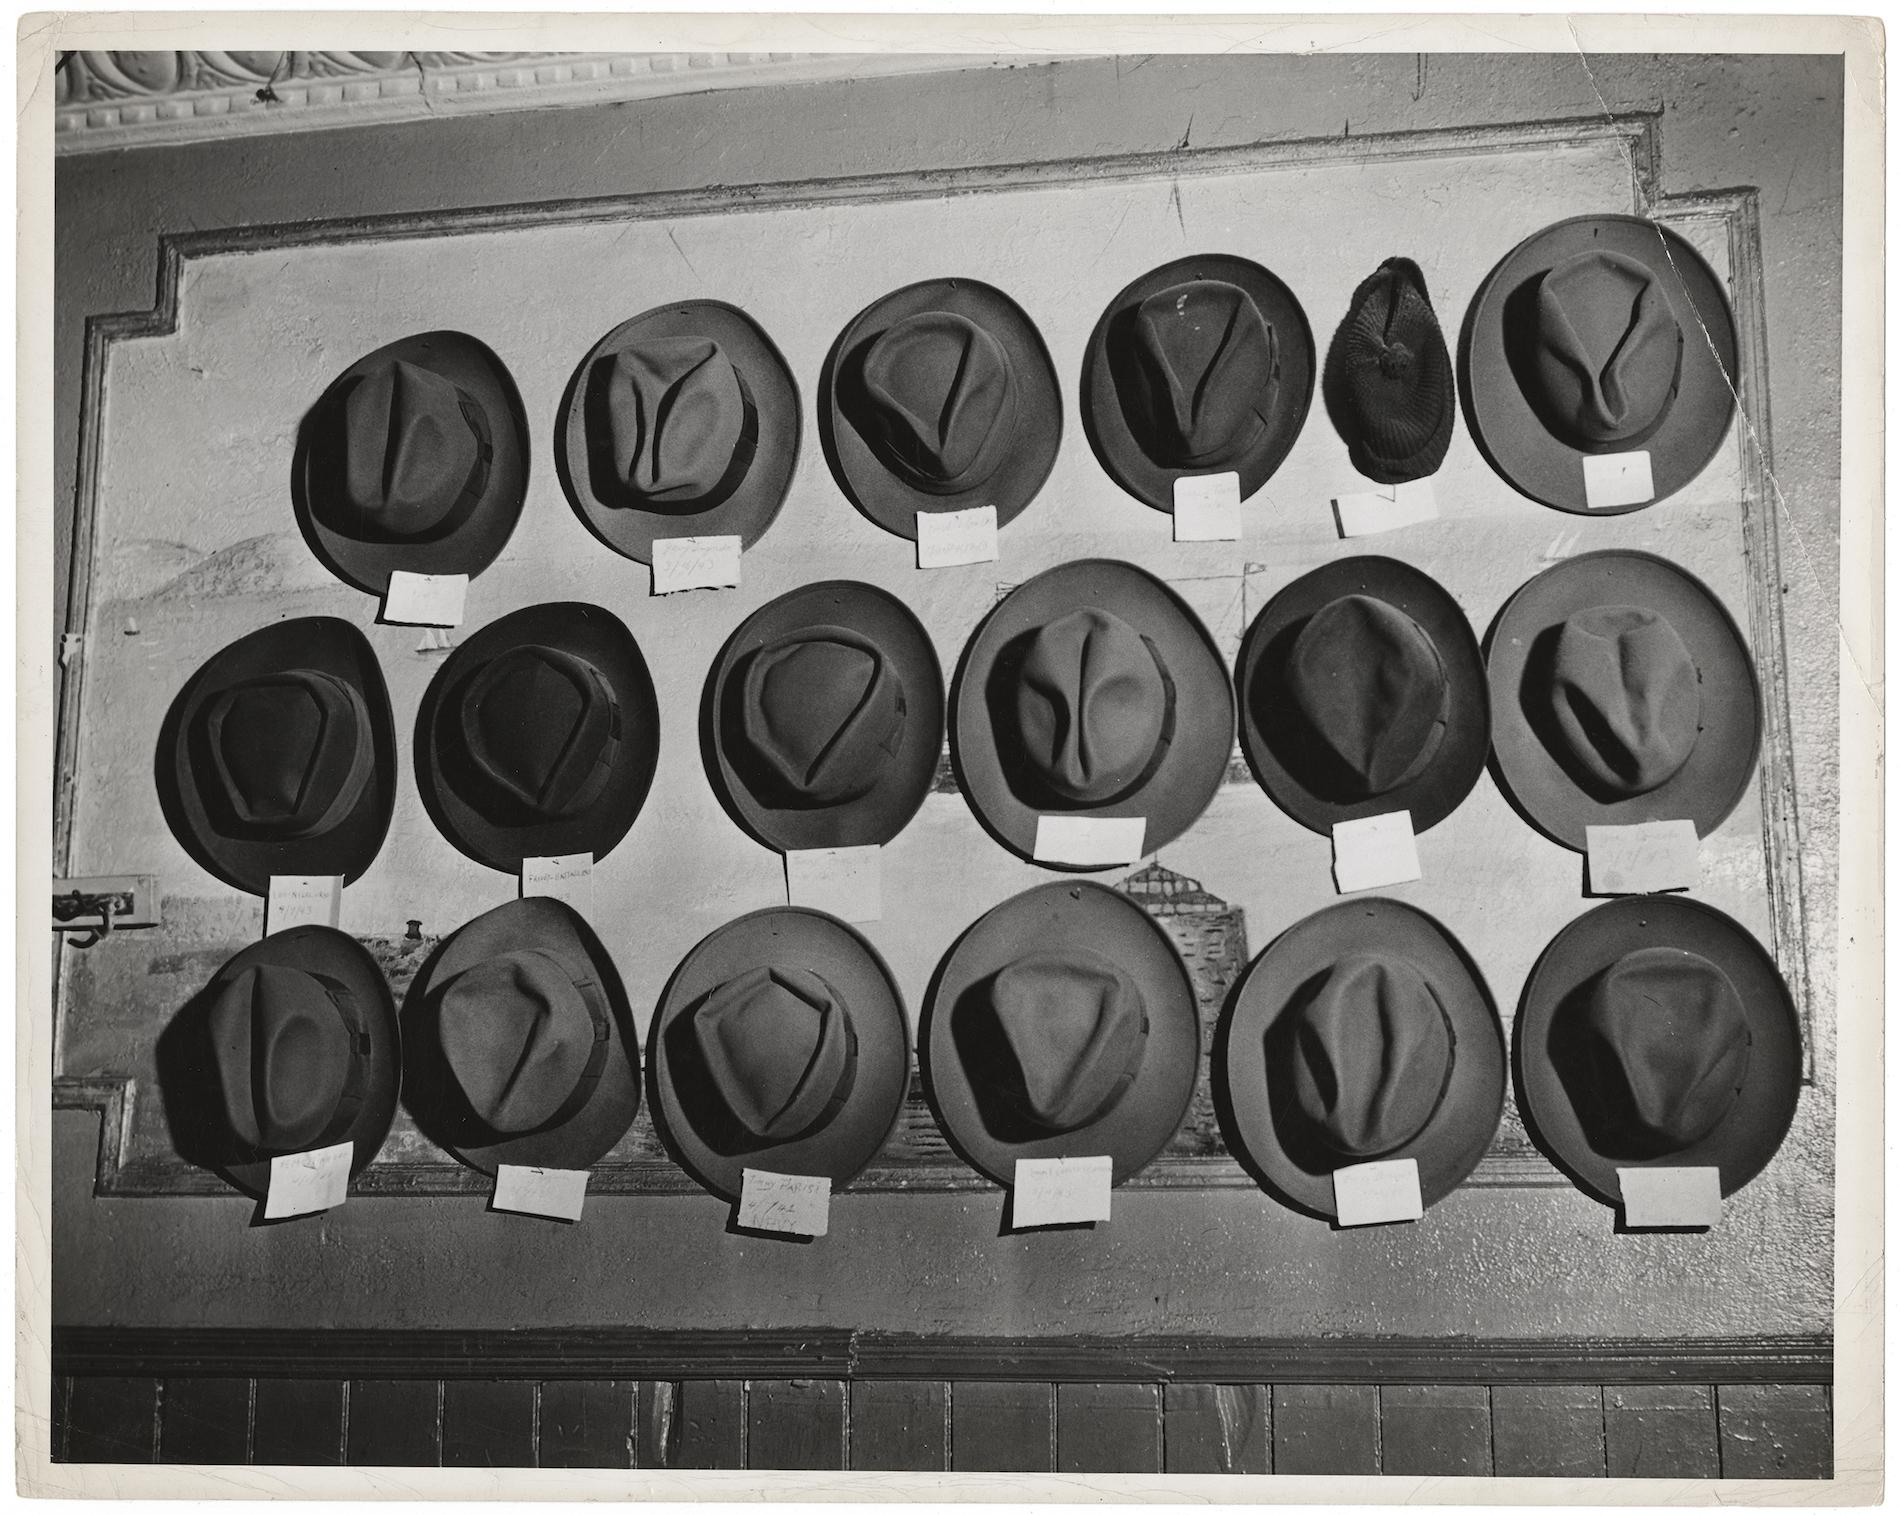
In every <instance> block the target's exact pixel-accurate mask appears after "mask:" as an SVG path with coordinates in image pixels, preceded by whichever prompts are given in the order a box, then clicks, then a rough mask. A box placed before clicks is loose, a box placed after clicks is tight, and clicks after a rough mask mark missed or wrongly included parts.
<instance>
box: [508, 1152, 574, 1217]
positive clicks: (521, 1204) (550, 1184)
mask: <svg viewBox="0 0 1900 1515" xmlns="http://www.w3.org/2000/svg"><path fill="white" fill-rule="evenodd" d="M586 1199H587V1170H586V1169H585V1168H517V1167H515V1166H513V1165H512V1164H510V1163H502V1164H501V1165H500V1166H499V1167H497V1168H496V1169H495V1197H494V1199H493V1201H492V1203H493V1205H494V1207H495V1208H496V1209H497V1210H512V1211H514V1212H515V1213H516V1214H518V1215H545V1216H547V1217H548V1219H550V1220H579V1219H580V1218H581V1205H582V1203H583V1202H585V1200H586Z"/></svg>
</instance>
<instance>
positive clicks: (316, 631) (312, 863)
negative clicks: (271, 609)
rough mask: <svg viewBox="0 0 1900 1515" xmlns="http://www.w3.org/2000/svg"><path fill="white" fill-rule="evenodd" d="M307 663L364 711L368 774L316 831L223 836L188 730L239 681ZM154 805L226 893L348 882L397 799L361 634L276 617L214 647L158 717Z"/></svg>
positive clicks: (382, 711) (378, 678) (380, 704)
mask: <svg viewBox="0 0 1900 1515" xmlns="http://www.w3.org/2000/svg"><path fill="white" fill-rule="evenodd" d="M290 668H308V669H313V670H315V671H317V672H320V673H327V674H330V675H331V676H332V677H334V678H339V679H342V680H343V681H344V682H345V683H347V684H349V685H350V686H351V687H352V688H354V689H355V690H356V692H357V694H358V695H359V696H361V698H362V701H363V705H364V707H365V708H366V709H367V711H368V712H369V727H370V742H371V746H372V748H373V751H374V758H373V761H374V763H375V775H374V777H373V778H372V780H371V781H370V782H369V783H368V784H366V785H365V786H364V788H363V793H362V794H361V795H360V796H359V797H358V799H357V801H356V803H355V804H354V805H352V806H351V807H350V810H349V813H348V814H347V815H345V816H344V817H343V818H342V820H340V821H338V822H337V823H336V824H335V825H334V826H331V827H328V828H326V829H325V830H324V831H323V832H322V833H321V834H319V835H316V836H307V837H294V838H290V839H288V840H285V841H251V840H247V839H245V838H241V837H230V836H225V835H224V834H223V833H221V832H220V831H219V830H218V828H217V827H216V825H215V824H214V823H213V821H212V819H211V816H210V815H209V814H208V813H207V811H206V810H205V806H204V801H203V799H202V798H201V797H200V795H199V791H198V782H197V776H196V764H195V763H194V761H193V759H192V754H191V747H192V743H191V733H192V729H193V727H194V726H195V725H196V723H197V720H198V716H199V714H200V712H201V711H203V709H204V707H205V706H206V705H207V704H208V703H209V702H210V701H211V700H212V699H214V698H215V697H216V696H217V695H219V694H221V693H223V692H224V691H225V690H227V689H229V688H231V687H232V686H234V685H236V684H240V683H242V682H244V681H245V680H246V679H251V678H257V677H260V676H262V675H265V674H270V673H277V672H280V671H282V670H284V669H290ZM153 771H154V778H155V780H156V783H157V787H158V798H159V808H160V809H161V810H162V811H163V812H164V816H165V820H166V823H167V824H168V825H170V827H171V830H172V835H173V836H175V837H176V838H177V839H178V842H179V845H181V846H182V847H183V848H184V849H185V851H186V852H188V853H190V854H191V857H192V860H193V861H194V862H196V863H197V864H198V865H199V866H200V867H202V868H204V869H205V870H206V871H208V872H210V873H212V874H214V875H215V876H216V877H217V878H218V879H220V880H221V881H222V882H224V883H226V884H229V885H230V886H231V887H232V888H233V889H242V890H243V891H245V892H246V893H247V894H267V893H269V892H270V881H271V875H273V874H291V875H305V874H321V875H325V876H329V875H339V876H341V878H342V879H343V882H344V883H346V884H353V883H355V882H356V880H357V879H358V878H360V877H361V876H362V875H363V872H364V870H366V869H367V868H368V867H369V865H370V864H371V863H373V862H374V861H375V860H376V854H377V853H378V852H379V851H381V849H382V845H383V838H384V836H386V835H387V834H388V831H389V818H390V814H391V812H392V811H393V810H394V808H395V801H396V728H395V718H394V717H393V715H392V714H391V713H390V706H389V689H388V686H387V685H385V684H384V682H383V671H382V667H381V665H380V664H379V663H378V662H377V661H376V654H375V652H374V651H373V650H372V649H371V647H370V645H369V640H368V638H366V637H365V636H364V635H363V633H362V632H360V631H359V630H357V629H356V627H354V626H352V625H351V624H350V623H349V622H348V621H340V620H337V619H336V618H335V617H333V616H304V617H300V618H299V619H297V620H294V621H279V622H278V623H277V624H276V625H274V626H266V627H264V628H263V629H261V630H259V631H253V632H251V633H250V634H249V635H248V636H243V637H240V638H238V640H237V641H235V642H232V643H231V644H230V645H229V646H227V647H224V648H222V649H220V650H219V651H218V652H216V653H214V654H213V655H212V656H211V658H210V659H209V660H208V661H207V662H206V663H205V664H204V666H203V667H201V668H200V669H199V670H198V671H197V672H196V673H194V674H193V675H192V676H191V678H190V679H189V680H188V681H187V682H186V684H185V687H184V688H183V689H182V690H180V691H179V693H178V696H177V698H176V699H174V700H173V701H172V703H171V707H170V709H168V710H167V711H166V713H165V719H164V721H163V723H162V724H161V726H160V728H159V736H158V747H157V752H156V756H155V760H154V764H153Z"/></svg>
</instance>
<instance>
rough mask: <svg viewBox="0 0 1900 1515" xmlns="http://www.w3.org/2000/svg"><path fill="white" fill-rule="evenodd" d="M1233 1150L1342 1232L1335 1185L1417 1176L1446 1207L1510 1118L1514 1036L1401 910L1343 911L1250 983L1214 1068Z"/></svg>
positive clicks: (1333, 912)
mask: <svg viewBox="0 0 1900 1515" xmlns="http://www.w3.org/2000/svg"><path fill="white" fill-rule="evenodd" d="M1216 1066H1217V1068H1218V1069H1219V1074H1218V1077H1219V1078H1220V1080H1221V1086H1222V1089H1223V1091H1224V1094H1225V1098H1226V1110H1227V1112H1228V1113H1229V1114H1230V1116H1231V1120H1232V1128H1233V1137H1234V1141H1233V1143H1232V1145H1233V1146H1234V1148H1235V1150H1236V1152H1237V1153H1238V1154H1240V1155H1242V1156H1243V1157H1244V1158H1245V1159H1246V1160H1247V1162H1248V1163H1249V1164H1250V1165H1251V1166H1252V1167H1253V1168H1254V1169H1255V1171H1256V1172H1257V1173H1258V1174H1259V1175H1260V1176H1261V1177H1262V1178H1263V1179H1264V1180H1265V1182H1266V1183H1267V1184H1268V1186H1269V1187H1271V1188H1272V1189H1273V1190H1275V1191H1276V1192H1277V1193H1278V1194H1279V1195H1280V1196H1281V1197H1282V1198H1284V1199H1286V1200H1287V1201H1288V1202H1290V1203H1291V1204H1293V1205H1295V1206H1297V1207H1298V1208H1300V1209H1302V1210H1307V1211H1310V1212H1312V1213H1313V1214H1316V1215H1322V1216H1326V1217H1329V1218H1330V1217H1333V1216H1335V1215H1337V1214H1338V1208H1337V1205H1336V1203H1335V1201H1334V1197H1333V1173H1334V1172H1335V1171H1336V1170H1337V1169H1339V1168H1343V1167H1348V1166H1350V1165H1352V1164H1355V1163H1362V1162H1386V1161H1401V1160H1403V1159H1406V1158H1411V1159H1413V1160H1414V1161H1416V1162H1417V1164H1418V1187H1419V1196H1420V1198H1422V1199H1423V1200H1424V1202H1425V1203H1426V1204H1427V1205H1433V1204H1436V1203H1437V1202H1438V1201H1439V1200H1441V1199H1443V1198H1444V1197H1445V1196H1446V1195H1447V1194H1449V1193H1450V1192H1451V1191H1452V1190H1453V1189H1455V1188H1457V1187H1458V1185H1459V1184H1461V1183H1463V1182H1464V1180H1465V1178H1466V1177H1467V1176H1468V1175H1469V1174H1470V1172H1471V1170H1472V1169H1473V1168H1475V1167H1476V1166H1477V1165H1478V1160H1479V1159H1480V1158H1482V1157H1483V1156H1484V1154H1485V1150H1486V1148H1488V1147H1489V1146H1490V1145H1491V1139H1492V1137H1493V1136H1494V1135H1495V1134H1496V1132H1497V1129H1498V1121H1499V1119H1500V1118H1501V1117H1502V1116H1503V1113H1504V1085H1505V1066H1504V1028H1503V1027H1502V1026H1501V1025H1500V1024H1499V1022H1498V1013H1497V1009H1496V1007H1495V1006H1494V1005H1493V1004H1492V1001H1491V994H1490V991H1489V990H1488V989H1486V987H1485V984H1484V980H1483V979H1482V978H1481V977H1479V975H1478V971H1477V969H1476V967H1475V966H1474V965H1473V964H1472V962H1471V960H1470V959H1469V958H1468V957H1466V955H1465V953H1464V950H1463V948H1461V947H1460V946H1459V945H1458V943H1457V941H1456V940H1455V939H1454V938H1453V937H1452V935H1451V933H1450V932H1448V931H1447V930H1445V928H1444V927H1443V926H1441V925H1440V924H1439V923H1438V922H1437V921H1435V920H1433V919H1432V918H1431V917H1430V916H1429V915H1426V914H1425V913H1424V912H1423V911H1422V910H1415V909H1413V908H1412V907H1411V906H1410V905H1403V904H1400V903H1399V902H1398V901H1397V900H1388V899H1376V898H1375V899H1365V900H1343V901H1341V902H1340V903H1339V904H1337V905H1329V906H1327V907H1326V908H1325V909H1324V910H1319V911H1316V912H1315V913H1314V914H1312V915H1309V916H1307V917H1306V919H1305V920H1303V921H1300V922H1299V923H1298V924H1296V925H1294V926H1291V927H1289V928H1288V929H1287V930H1286V931H1284V932H1283V933H1281V935H1280V936H1279V937H1278V938H1276V939H1275V940H1274V941H1273V942H1272V943H1271V944H1270V945H1269V946H1268V947H1267V949H1266V950H1265V951H1264V952H1262V953H1261V954H1260V955H1259V956H1258V957H1257V958H1255V959H1254V960H1253V963H1252V964H1251V966H1249V968H1248V969H1247V973H1246V977H1245V978H1244V979H1243V980H1242V981H1241V985H1240V989H1239V990H1238V992H1237V993H1236V994H1235V996H1234V1000H1233V1003H1232V1007H1231V1008H1230V1010H1229V1012H1228V1016H1227V1020H1226V1022H1225V1025H1224V1027H1223V1029H1222V1032H1221V1042H1220V1049H1219V1053H1218V1061H1217V1064H1216Z"/></svg>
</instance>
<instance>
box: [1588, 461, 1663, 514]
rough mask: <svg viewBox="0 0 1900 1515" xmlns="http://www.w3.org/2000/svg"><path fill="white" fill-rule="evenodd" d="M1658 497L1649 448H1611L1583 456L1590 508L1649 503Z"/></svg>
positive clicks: (1611, 507)
mask: <svg viewBox="0 0 1900 1515" xmlns="http://www.w3.org/2000/svg"><path fill="white" fill-rule="evenodd" d="M1655 498H1656V485H1655V483H1654V481H1653V480H1652V479H1651V478H1650V474H1649V454H1648V453H1646V452H1611V453H1604V454H1603V455H1601V456H1600V457H1592V456H1590V455H1588V454H1585V456H1584V459H1583V503H1584V506H1585V508H1586V509H1589V510H1610V509H1613V508H1614V507H1616V506H1618V505H1647V504H1648V503H1649V502H1650V501H1651V500H1653V499H1655Z"/></svg>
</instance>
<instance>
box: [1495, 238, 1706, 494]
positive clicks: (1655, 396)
mask: <svg viewBox="0 0 1900 1515" xmlns="http://www.w3.org/2000/svg"><path fill="white" fill-rule="evenodd" d="M1739 374H1740V369H1739V367H1738V364H1737V359H1736V342H1735V318H1734V315H1733V313H1732V312H1731V311H1730V309H1729V303H1728V295H1727V293H1726V291H1725V290H1724V289H1723V288H1722V281H1721V279H1720V278H1718V277H1717V275H1716V273H1715V270H1713V269H1712V268H1710V267H1709V265H1708V264H1707V263H1706V262H1704V261H1703V259H1702V256H1701V255H1700V254H1699V253H1697V252H1696V250H1695V249H1694V248H1693V247H1691V246H1690V245H1689V244H1688V242H1686V241H1685V240H1684V239H1683V238H1682V236H1681V235H1680V234H1679V233H1677V232H1675V231H1672V230H1671V229H1670V228H1668V227H1666V226H1663V225H1660V224H1659V223H1657V222H1655V221H1649V220H1645V219H1644V218H1643V217H1641V216H1622V215H1598V216H1572V217H1571V218H1569V219H1568V220H1565V221H1559V222H1557V223H1555V224H1554V225H1551V226H1547V227H1545V228H1544V229H1543V230H1542V231H1540V232H1536V233H1534V234H1533V235H1531V236H1529V237H1527V238H1525V239H1524V241H1522V242H1520V243H1519V244H1518V245H1517V246H1516V247H1515V248H1513V249H1512V250H1511V251H1510V252H1509V253H1507V254H1506V255H1505V257H1504V260H1503V261H1502V262H1500V263H1499V264H1498V266H1497V267H1496V268H1494V269H1493V270H1492V271H1491V273H1490V274H1489V275H1488V276H1487V277H1486V279H1485V281H1484V283H1483V284H1482V285H1481V286H1480V287H1479V290H1478V294H1477V297H1476V298H1475V299H1474V300H1473V301H1472V305H1471V311H1470V314H1469V315H1468V316H1467V317H1466V321H1465V331H1464V340H1463V342H1462V343H1461V351H1460V379H1461V382H1462V386H1463V389H1464V393H1465V402H1466V405H1467V407H1468V408H1467V414H1466V419H1467V420H1468V421H1469V422H1470V425H1471V432H1472V436H1473V437H1474V438H1475V439H1476V440H1477V443H1478V447H1479V449H1480V450H1481V451H1482V452H1483V453H1484V455H1485V457H1486V458H1487V459H1488V460H1489V461H1490V463H1491V466H1492V467H1493V468H1495V469H1496V470H1497V471H1498V473H1500V474H1502V475H1503V476H1504V478H1505V479H1506V480H1508V481H1509V482H1510V483H1511V484H1512V485H1514V486H1515V487H1516V488H1518V489H1520V490H1522V491H1523V492H1524V493H1525V494H1527V495H1529V496H1530V497H1531V498H1532V499H1534V500H1540V501H1542V502H1543V503H1544V504H1546V505H1554V506H1556V507H1557V508H1558V509H1559V510H1571V511H1579V512H1581V511H1588V512H1589V513H1590V514H1592V515H1599V514H1610V513H1618V514H1620V513H1623V512H1625V511H1630V510H1641V509H1643V508H1644V507H1643V505H1642V504H1637V505H1624V506H1614V507H1609V508H1606V509H1594V510H1593V509H1591V507H1590V505H1589V503H1588V500H1587V497H1586V495H1585V492H1584V482H1583V460H1584V459H1585V458H1586V457H1590V456H1593V455H1598V454H1603V453H1619V452H1637V451H1642V452H1647V453H1648V454H1649V466H1650V477H1651V479H1652V480H1653V482H1654V484H1655V499H1657V500H1662V499H1667V498H1668V497H1669V496H1670V495H1672V494H1674V493H1675V492H1676V491H1677V490H1679V489H1681V488H1682V487H1683V486H1684V485H1686V484H1688V483H1689V482H1690V481H1691V480H1692V479H1694V478H1695V476H1696V475H1697V474H1699V473H1701V472H1702V470H1703V469H1704V468H1705V467H1707V466H1708V463H1709V459H1711V458H1712V457H1714V456H1715V452H1716V449H1717V448H1718V447H1720V446H1721V445H1722V439H1723V437H1725V436H1726V435H1727V434H1728V427H1729V420H1730V418H1731V417H1732V416H1733V415H1734V414H1735V389H1736V384H1737V382H1738V376H1739ZM1647 503H1651V502H1647V501H1646V502H1644V504H1647Z"/></svg>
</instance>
